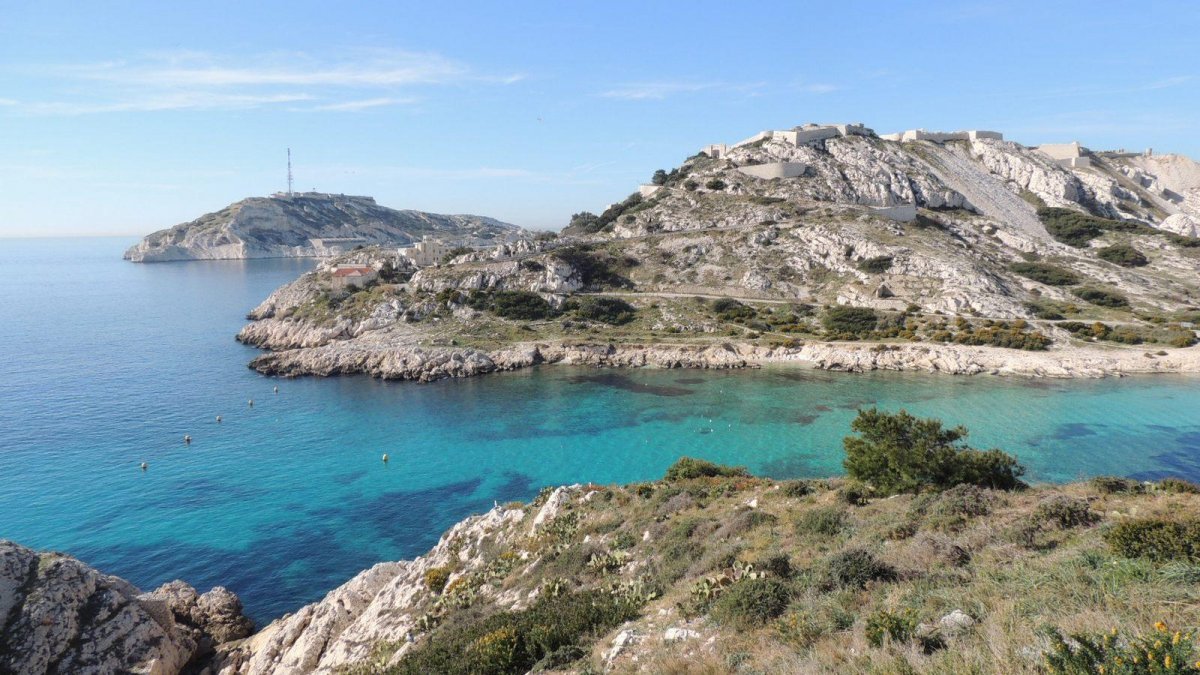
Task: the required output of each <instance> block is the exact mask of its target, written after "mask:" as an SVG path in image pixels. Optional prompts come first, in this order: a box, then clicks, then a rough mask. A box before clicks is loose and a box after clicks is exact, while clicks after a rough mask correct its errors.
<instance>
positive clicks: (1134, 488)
mask: <svg viewBox="0 0 1200 675" xmlns="http://www.w3.org/2000/svg"><path fill="white" fill-rule="evenodd" d="M1092 487H1093V488H1096V491H1097V492H1100V493H1102V494H1106V495H1115V494H1121V493H1126V492H1135V493H1136V492H1142V484H1141V483H1139V482H1137V481H1136V480H1130V479H1128V478H1121V477H1119V476H1096V477H1095V478H1093V479H1092Z"/></svg>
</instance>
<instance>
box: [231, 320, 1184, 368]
mask: <svg viewBox="0 0 1200 675" xmlns="http://www.w3.org/2000/svg"><path fill="white" fill-rule="evenodd" d="M258 326H261V324H252V325H251V326H248V327H247V330H244V331H243V332H242V334H241V335H240V336H239V339H243V340H244V341H247V342H251V343H253V342H254V340H253V334H252V333H249V332H248V331H249V330H250V329H253V328H256V327H258ZM555 363H558V364H565V365H577V366H596V367H651V368H701V369H730V368H753V367H760V366H763V365H767V364H795V365H805V366H809V367H814V368H820V369H823V370H832V371H846V372H856V373H861V372H868V371H874V370H891V371H915V372H927V373H946V374H951V375H977V374H992V375H1011V376H1023V377H1053V378H1100V377H1109V376H1116V377H1119V376H1123V375H1134V374H1148V373H1200V350H1195V349H1189V350H1172V351H1170V352H1164V353H1155V352H1151V351H1146V350H1145V349H1134V348H1088V347H1076V346H1064V347H1056V348H1054V349H1051V350H1048V351H1044V352H1031V351H1020V350H1014V349H1001V348H997V347H971V346H963V345H940V344H891V343H865V342H851V343H841V342H810V343H805V344H803V345H800V346H796V347H769V346H761V345H755V344H745V343H736V342H724V343H719V344H710V345H696V344H611V343H597V344H564V343H561V342H529V343H521V344H517V345H513V346H511V347H507V348H503V349H499V350H495V351H483V350H479V349H473V348H454V347H424V346H420V345H411V344H393V343H389V342H388V341H386V340H378V339H372V336H371V335H370V334H368V335H365V336H363V337H362V338H359V339H351V340H335V341H332V342H328V343H326V344H323V345H321V346H317V347H301V348H296V349H284V350H281V351H274V352H268V353H266V354H263V355H261V356H259V357H257V358H255V359H254V360H253V361H252V362H251V363H250V367H251V368H253V369H255V370H257V371H258V372H260V373H263V374H267V375H279V376H285V377H296V376H303V375H318V376H329V375H348V374H366V375H371V376H373V377H379V378H384V379H396V380H414V381H418V382H430V381H434V380H439V379H443V378H449V377H471V376H475V375H483V374H486V373H492V372H497V371H508V370H517V369H520V368H527V367H529V366H534V365H539V364H555Z"/></svg>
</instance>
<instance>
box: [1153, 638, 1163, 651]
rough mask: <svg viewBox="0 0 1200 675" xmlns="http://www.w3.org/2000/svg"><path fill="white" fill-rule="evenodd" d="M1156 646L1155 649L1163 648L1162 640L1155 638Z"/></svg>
mask: <svg viewBox="0 0 1200 675" xmlns="http://www.w3.org/2000/svg"><path fill="white" fill-rule="evenodd" d="M1154 648H1155V649H1162V640H1155V641H1154Z"/></svg>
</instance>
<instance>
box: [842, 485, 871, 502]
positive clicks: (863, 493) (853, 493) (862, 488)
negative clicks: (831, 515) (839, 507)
mask: <svg viewBox="0 0 1200 675" xmlns="http://www.w3.org/2000/svg"><path fill="white" fill-rule="evenodd" d="M870 496H871V492H870V490H869V489H867V486H866V485H863V484H862V483H861V482H860V481H857V480H848V481H845V482H843V483H842V486H841V487H839V488H838V491H837V497H838V499H840V500H842V502H843V503H844V504H846V505H848V506H863V505H864V504H866V503H867V499H868V498H869V497H870Z"/></svg>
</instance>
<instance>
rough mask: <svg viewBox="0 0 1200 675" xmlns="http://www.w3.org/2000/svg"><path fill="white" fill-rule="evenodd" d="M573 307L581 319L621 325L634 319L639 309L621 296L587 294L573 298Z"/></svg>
mask: <svg viewBox="0 0 1200 675" xmlns="http://www.w3.org/2000/svg"><path fill="white" fill-rule="evenodd" d="M571 306H572V308H573V309H574V310H575V314H576V315H578V316H579V318H581V319H586V320H588V321H599V322H601V323H607V324H610V325H613V326H621V325H624V324H627V323H629V322H630V321H633V319H634V317H635V316H636V314H637V309H636V308H635V307H634V306H633V305H631V304H629V303H628V302H625V301H624V300H621V299H620V298H606V297H604V296H594V295H587V296H582V297H579V298H576V299H573V300H572V305H571Z"/></svg>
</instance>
